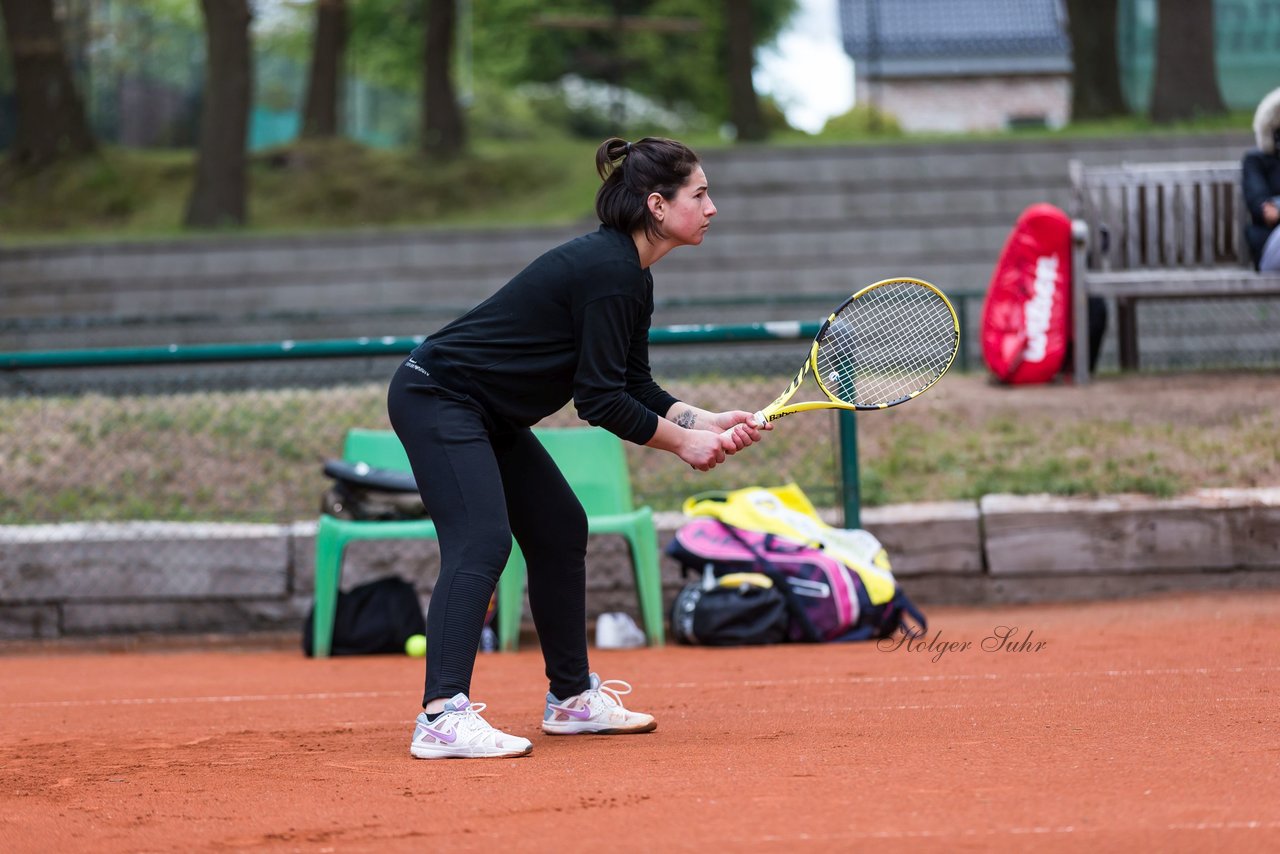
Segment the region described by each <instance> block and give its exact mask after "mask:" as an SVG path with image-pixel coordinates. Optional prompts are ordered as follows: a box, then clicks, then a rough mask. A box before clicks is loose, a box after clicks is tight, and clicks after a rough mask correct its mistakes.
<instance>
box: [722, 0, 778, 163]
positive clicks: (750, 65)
mask: <svg viewBox="0 0 1280 854" xmlns="http://www.w3.org/2000/svg"><path fill="white" fill-rule="evenodd" d="M724 10H725V21H726V24H727V37H728V40H729V45H728V47H729V63H728V68H727V69H726V70H727V72H728V84H729V121H731V122H733V125H734V127H735V128H737V131H738V139H740V140H746V141H749V142H759V141H760V140H763V139H764V138H765V137H766V136H767V135H768V132H767V130H766V129H765V126H764V120H763V119H762V118H761V116H760V99H759V98H758V97H757V96H756V86H755V82H754V81H753V80H752V76H751V74H752V72H753V71H754V70H755V55H754V46H755V25H754V21H753V20H752V13H751V4H750V3H748V2H744V0H724Z"/></svg>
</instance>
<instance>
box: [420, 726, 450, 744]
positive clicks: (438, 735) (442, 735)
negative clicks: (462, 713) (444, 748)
mask: <svg viewBox="0 0 1280 854" xmlns="http://www.w3.org/2000/svg"><path fill="white" fill-rule="evenodd" d="M422 731H423V732H425V733H426V734H427V735H429V736H431V737H432V738H434V739H435V740H436V741H441V742H444V743H445V744H453V743H454V742H455V741H457V740H458V734H457V733H456V732H441V731H440V730H438V729H432V728H431V727H429V726H424V727H423V728H422Z"/></svg>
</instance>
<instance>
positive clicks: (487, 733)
mask: <svg viewBox="0 0 1280 854" xmlns="http://www.w3.org/2000/svg"><path fill="white" fill-rule="evenodd" d="M484 708H485V705H484V703H473V702H471V701H470V700H468V699H467V695H466V694H456V695H454V697H453V699H451V700H449V701H448V702H446V703H445V704H444V711H443V712H441V713H440V716H439V717H437V718H436V719H435V720H434V721H428V720H427V713H426V712H423V713H422V714H420V715H418V720H417V726H415V727H414V730H413V741H412V742H410V744H409V752H410V753H412V754H413V755H414V756H416V757H417V758H418V759H480V758H484V757H499V756H524V755H526V754H527V753H529V751H531V750H533V742H531V741H529V739H527V738H520V737H519V736H516V735H508V734H507V733H505V732H502V731H501V730H497V729H494V728H493V727H492V726H491V725H490V724H489V722H488V721H486V720H485V719H484V718H482V717H480V712H482V711H484Z"/></svg>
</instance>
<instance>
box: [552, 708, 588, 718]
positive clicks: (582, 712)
mask: <svg viewBox="0 0 1280 854" xmlns="http://www.w3.org/2000/svg"><path fill="white" fill-rule="evenodd" d="M551 708H553V709H555V710H556V711H557V712H561V713H562V714H566V715H568V716H569V717H571V718H575V719H576V720H580V721H585V720H586V719H587V718H589V717H591V710H590V709H567V708H565V707H564V706H552V707H551Z"/></svg>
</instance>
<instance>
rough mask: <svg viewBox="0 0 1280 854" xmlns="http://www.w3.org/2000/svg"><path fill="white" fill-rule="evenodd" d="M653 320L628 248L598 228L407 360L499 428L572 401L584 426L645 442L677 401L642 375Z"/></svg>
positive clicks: (643, 273)
mask: <svg viewBox="0 0 1280 854" xmlns="http://www.w3.org/2000/svg"><path fill="white" fill-rule="evenodd" d="M652 316H653V276H652V274H651V273H650V272H649V270H648V269H646V268H642V267H641V266H640V256H639V254H638V253H637V251H636V246H635V243H634V241H632V239H631V237H630V235H627V234H625V233H623V232H620V231H616V230H614V229H611V228H608V227H606V226H601V227H600V228H599V229H598V230H597V231H595V232H593V233H591V234H587V235H583V236H582V237H578V238H575V239H573V240H570V241H569V242H568V243H564V244H562V245H560V246H558V247H556V248H555V249H552V250H550V251H548V252H546V253H545V254H543V255H542V256H540V257H539V258H537V259H536V260H535V261H534V262H533V263H531V264H530V265H529V266H528V267H526V268H525V269H524V270H522V271H521V272H520V273H519V274H517V275H516V277H515V278H513V279H512V280H511V281H509V282H508V283H507V284H506V285H504V286H503V287H502V288H501V289H499V290H498V291H497V292H496V293H494V294H493V296H491V297H489V298H488V299H486V300H485V301H484V302H482V303H480V304H479V305H478V306H476V307H475V308H473V309H472V310H471V311H469V312H467V313H466V314H465V315H463V316H462V317H459V318H458V319H456V320H454V321H452V322H450V323H449V324H447V325H445V326H444V327H442V328H441V329H440V330H439V331H437V332H435V333H433V334H432V335H430V336H428V338H427V339H426V340H425V341H423V343H422V344H420V345H419V346H418V348H417V349H416V350H415V351H414V354H413V358H414V360H415V361H416V362H418V364H419V365H421V366H423V367H424V368H426V369H427V370H428V371H430V373H431V374H432V375H433V376H434V377H435V378H436V380H437V381H439V382H440V383H441V384H442V385H444V386H445V387H447V388H451V389H453V390H454V391H458V392H461V393H465V394H468V395H470V396H471V397H473V398H474V399H475V400H476V401H477V402H479V403H480V404H481V405H482V406H483V407H484V408H485V409H486V411H488V412H489V413H490V415H491V416H493V417H494V418H496V419H498V420H500V421H505V422H507V423H509V424H514V425H519V426H526V427H527V426H532V425H533V424H536V423H537V422H538V421H540V420H541V419H543V418H545V417H546V416H548V415H550V414H551V413H553V412H556V411H558V410H559V409H560V408H561V407H563V406H564V405H565V403H567V402H568V401H569V400H572V401H573V402H574V406H575V407H576V409H577V411H578V415H579V417H581V418H582V419H583V420H584V421H586V422H588V423H589V424H592V425H596V426H600V427H604V428H605V429H607V430H609V431H610V432H612V433H614V434H616V435H618V436H620V437H621V438H623V439H626V440H628V441H631V442H635V443H637V444H644V443H645V442H647V441H649V439H651V438H652V437H653V434H654V432H655V431H656V430H657V429H658V417H659V416H660V415H665V414H666V412H667V411H668V410H669V409H670V408H671V406H672V405H673V404H675V403H676V402H677V401H676V399H675V398H674V397H672V396H671V395H670V394H668V393H667V392H665V391H663V390H662V388H660V387H659V386H658V384H657V383H656V382H654V380H653V377H652V375H651V373H650V368H649V325H650V322H651V320H652Z"/></svg>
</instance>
